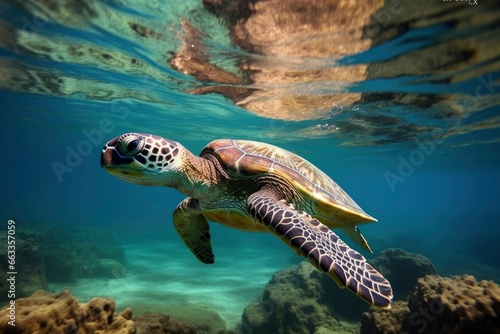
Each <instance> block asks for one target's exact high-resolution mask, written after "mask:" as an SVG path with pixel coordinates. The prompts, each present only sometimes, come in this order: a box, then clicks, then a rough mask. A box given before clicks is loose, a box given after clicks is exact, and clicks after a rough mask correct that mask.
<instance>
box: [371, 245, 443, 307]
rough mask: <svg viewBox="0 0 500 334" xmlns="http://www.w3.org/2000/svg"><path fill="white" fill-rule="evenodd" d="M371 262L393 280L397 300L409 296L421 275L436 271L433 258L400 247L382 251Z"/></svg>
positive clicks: (390, 280)
mask: <svg viewBox="0 0 500 334" xmlns="http://www.w3.org/2000/svg"><path fill="white" fill-rule="evenodd" d="M371 263H372V265H373V266H374V267H375V268H377V270H378V271H379V272H380V273H381V274H382V275H384V276H385V278H387V279H388V280H389V282H391V286H392V290H393V293H394V299H395V300H399V299H405V298H407V297H408V295H409V294H410V293H411V292H412V291H413V289H414V287H415V285H416V284H417V279H418V278H419V277H424V276H425V275H432V274H435V273H436V268H435V267H434V265H433V264H432V262H431V260H429V259H428V258H426V257H425V256H422V255H420V254H415V253H409V252H407V251H405V250H404V249H400V248H391V249H387V250H384V251H382V252H380V254H379V255H378V256H377V258H376V259H374V260H373V261H371Z"/></svg>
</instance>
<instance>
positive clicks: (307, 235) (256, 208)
mask: <svg viewBox="0 0 500 334" xmlns="http://www.w3.org/2000/svg"><path fill="white" fill-rule="evenodd" d="M273 197H274V196H273V194H272V192H269V191H265V190H262V191H258V192H256V193H254V194H252V195H250V196H249V198H248V211H249V213H250V215H251V216H252V217H253V218H254V219H255V220H256V221H257V222H260V223H262V224H264V225H265V226H267V227H268V228H269V229H270V230H271V231H272V232H273V233H274V234H275V235H276V236H277V237H279V238H281V239H282V240H283V241H284V242H285V243H286V244H288V245H289V246H290V247H291V248H293V249H295V250H297V251H298V252H299V253H300V254H301V255H302V256H304V257H305V258H306V259H307V260H308V261H309V262H310V263H312V264H313V265H314V266H315V267H316V268H317V269H318V270H320V271H323V272H325V273H327V274H328V275H329V276H330V277H331V278H332V279H333V280H335V282H337V284H338V285H339V286H340V287H347V288H348V289H349V290H351V291H352V292H354V293H356V294H357V295H358V296H360V297H361V298H362V299H364V300H365V301H367V302H368V303H370V304H373V305H375V306H379V307H382V308H389V307H390V304H391V299H392V289H391V286H390V284H389V282H388V281H387V280H386V279H385V278H384V277H383V276H382V275H381V274H379V273H378V272H377V271H376V270H375V269H374V268H373V267H372V266H371V265H370V264H369V263H368V262H366V259H365V258H364V257H363V256H362V255H361V254H359V253H358V252H356V251H355V250H353V249H351V248H350V247H349V246H347V245H346V244H345V243H344V242H343V241H342V240H340V238H339V237H338V236H337V235H336V234H335V233H333V232H332V231H331V230H330V229H329V228H328V227H327V226H325V225H323V224H322V223H320V222H319V221H318V220H317V219H314V218H312V217H311V216H310V215H309V214H308V213H306V212H304V211H300V210H296V209H294V208H293V207H291V206H289V205H288V204H287V203H286V202H285V201H277V200H276V199H275V198H273Z"/></svg>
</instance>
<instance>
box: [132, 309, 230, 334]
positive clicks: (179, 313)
mask: <svg viewBox="0 0 500 334" xmlns="http://www.w3.org/2000/svg"><path fill="white" fill-rule="evenodd" d="M133 306H134V312H135V314H141V315H142V314H148V313H149V314H153V316H152V318H155V317H158V318H159V317H160V315H166V314H168V316H169V318H170V321H173V320H172V319H175V320H176V321H179V322H181V323H184V324H189V325H190V326H191V327H193V328H194V329H195V330H196V333H198V334H218V333H223V332H225V331H226V330H227V328H226V323H225V322H224V320H223V319H222V318H221V316H220V314H219V313H218V312H217V311H216V310H214V309H213V308H211V307H210V306H208V305H179V304H176V305H164V304H162V305H154V304H152V303H145V304H141V303H139V302H137V303H134V305H133ZM135 319H136V318H135V317H134V320H135ZM155 321H156V320H155ZM158 321H159V320H158ZM158 321H157V322H158ZM163 321H164V320H163ZM169 326H170V325H169ZM180 327H183V328H187V327H185V326H184V325H181V326H180ZM169 333H170V332H169Z"/></svg>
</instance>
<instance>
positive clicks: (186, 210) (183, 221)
mask: <svg viewBox="0 0 500 334" xmlns="http://www.w3.org/2000/svg"><path fill="white" fill-rule="evenodd" d="M173 219H174V226H175V229H176V230H177V233H179V235H180V236H181V238H182V241H184V244H186V246H187V247H188V248H189V249H190V250H191V252H193V254H194V256H196V258H197V259H198V260H200V261H201V262H203V263H206V264H212V263H214V260H215V256H214V253H213V251H212V244H211V243H210V227H209V225H208V222H207V219H206V218H205V217H204V216H203V215H202V214H201V210H200V205H199V202H198V200H197V199H194V198H192V197H188V198H186V199H185V200H183V201H182V202H180V203H179V205H177V208H175V211H174V218H173Z"/></svg>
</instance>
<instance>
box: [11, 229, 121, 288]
mask: <svg viewBox="0 0 500 334" xmlns="http://www.w3.org/2000/svg"><path fill="white" fill-rule="evenodd" d="M18 235H19V236H20V237H22V238H30V239H33V240H35V242H36V243H37V244H39V245H40V251H41V253H42V254H43V261H41V262H40V263H43V264H44V267H45V275H46V278H47V281H48V282H49V283H50V282H54V283H64V282H74V281H76V280H78V279H79V278H82V277H92V278H120V277H123V276H124V275H125V272H126V271H125V269H124V266H125V264H126V259H125V252H124V250H123V248H122V247H121V246H120V245H119V244H118V241H117V237H116V235H115V234H114V232H113V231H109V230H102V229H97V228H92V227H72V228H69V227H67V228H60V227H57V226H38V227H37V229H26V230H21V231H18ZM111 260H113V261H114V262H113V263H112V264H111ZM103 265H111V268H108V269H106V268H103Z"/></svg>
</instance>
